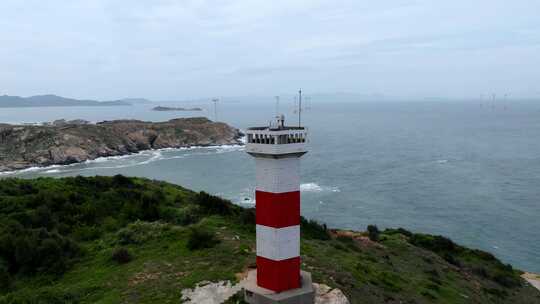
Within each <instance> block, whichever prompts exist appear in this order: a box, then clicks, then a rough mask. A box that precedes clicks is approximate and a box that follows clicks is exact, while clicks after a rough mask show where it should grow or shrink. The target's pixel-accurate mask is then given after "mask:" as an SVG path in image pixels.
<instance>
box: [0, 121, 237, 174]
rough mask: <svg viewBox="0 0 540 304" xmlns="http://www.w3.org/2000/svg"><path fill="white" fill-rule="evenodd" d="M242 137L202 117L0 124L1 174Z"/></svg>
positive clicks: (234, 131)
mask: <svg viewBox="0 0 540 304" xmlns="http://www.w3.org/2000/svg"><path fill="white" fill-rule="evenodd" d="M241 135H242V134H241V133H240V131H239V130H238V129H235V128H233V127H231V126H229V125H227V124H225V123H217V122H212V121H210V120H208V119H207V118H203V117H198V118H178V119H172V120H169V121H166V122H145V121H139V120H115V121H104V122H100V123H97V124H92V123H90V122H88V121H85V120H71V121H66V120H56V121H54V122H52V123H49V124H44V125H9V124H0V172H2V171H12V170H20V169H26V168H30V167H36V166H37V167H43V166H50V165H66V164H71V163H78V162H83V161H86V160H92V159H96V158H98V157H106V156H117V155H125V154H130V153H136V152H139V151H143V150H150V149H160V148H180V147H189V146H209V145H224V144H240V143H241V142H240V140H239V138H240V136H241Z"/></svg>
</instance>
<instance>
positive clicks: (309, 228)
mask: <svg viewBox="0 0 540 304" xmlns="http://www.w3.org/2000/svg"><path fill="white" fill-rule="evenodd" d="M300 225H301V228H300V231H301V233H302V238H306V239H314V240H323V241H324V240H329V239H330V234H329V233H328V229H327V227H326V225H325V224H320V223H318V222H317V221H315V220H307V219H305V218H304V217H301V218H300Z"/></svg>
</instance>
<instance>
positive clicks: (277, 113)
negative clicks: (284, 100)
mask: <svg viewBox="0 0 540 304" xmlns="http://www.w3.org/2000/svg"><path fill="white" fill-rule="evenodd" d="M275 98H276V117H278V116H279V96H275Z"/></svg>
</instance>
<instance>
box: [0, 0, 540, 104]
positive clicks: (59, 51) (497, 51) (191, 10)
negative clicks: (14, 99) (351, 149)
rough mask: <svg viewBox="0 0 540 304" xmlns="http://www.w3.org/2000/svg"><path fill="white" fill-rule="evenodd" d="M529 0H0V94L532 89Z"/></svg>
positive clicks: (534, 10) (538, 77)
mask: <svg viewBox="0 0 540 304" xmlns="http://www.w3.org/2000/svg"><path fill="white" fill-rule="evenodd" d="M539 13H540V1H538V0H512V1H510V0H445V1H443V0H436V1H434V0H410V1H407V0H378V1H363V0H350V1H335V0H332V1H330V0H327V1H314V0H309V1H308V0H305V1H295V0H261V1H248V0H245V1H229V0H213V1H202V0H201V1H185V0H177V1H143V0H129V1H128V0H91V1H87V0H84V1H72V0H64V1H56V0H47V1H44V0H34V1H25V0H1V1H0V94H10V95H22V96H28V95H35V94H44V93H55V94H59V95H63V96H69V97H76V98H95V99H115V98H122V97H147V98H151V99H181V98H195V97H206V96H235V95H255V94H256V95H275V94H279V93H287V92H291V93H292V92H294V91H296V90H297V88H298V87H302V88H303V89H304V90H305V91H307V92H312V93H314V92H321V93H322V92H337V91H345V92H356V93H363V94H372V93H382V94H386V95H392V96H404V97H410V96H416V97H425V96H441V97H452V98H462V97H478V96H479V95H480V94H487V93H491V92H494V93H497V94H505V93H510V94H511V95H512V96H515V97H525V96H528V97H539V96H540V15H539Z"/></svg>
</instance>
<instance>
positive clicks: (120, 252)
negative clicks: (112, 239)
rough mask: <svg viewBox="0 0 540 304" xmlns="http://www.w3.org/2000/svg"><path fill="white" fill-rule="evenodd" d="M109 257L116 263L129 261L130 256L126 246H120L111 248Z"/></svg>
mask: <svg viewBox="0 0 540 304" xmlns="http://www.w3.org/2000/svg"><path fill="white" fill-rule="evenodd" d="M111 259H112V260H113V261H115V262H116V263H118V264H126V263H129V262H131V260H132V257H131V254H130V253H129V251H128V250H127V249H126V248H123V247H120V248H116V249H114V250H113V253H112V256H111Z"/></svg>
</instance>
